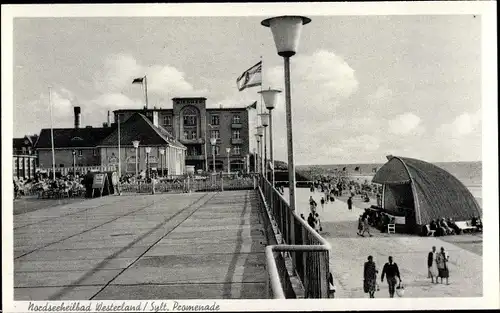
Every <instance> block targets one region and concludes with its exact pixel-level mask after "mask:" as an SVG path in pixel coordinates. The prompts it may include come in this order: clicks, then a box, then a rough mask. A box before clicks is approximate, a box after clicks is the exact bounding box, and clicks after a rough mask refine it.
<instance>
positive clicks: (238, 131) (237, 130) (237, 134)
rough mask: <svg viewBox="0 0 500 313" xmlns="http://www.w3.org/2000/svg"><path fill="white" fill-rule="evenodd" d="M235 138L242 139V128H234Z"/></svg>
mask: <svg viewBox="0 0 500 313" xmlns="http://www.w3.org/2000/svg"><path fill="white" fill-rule="evenodd" d="M233 139H240V130H239V129H235V130H233Z"/></svg>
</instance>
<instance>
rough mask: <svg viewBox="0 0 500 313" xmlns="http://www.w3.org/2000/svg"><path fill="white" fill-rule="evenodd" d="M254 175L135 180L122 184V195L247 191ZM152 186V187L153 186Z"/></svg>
mask: <svg viewBox="0 0 500 313" xmlns="http://www.w3.org/2000/svg"><path fill="white" fill-rule="evenodd" d="M255 177H256V175H254V174H246V175H242V176H238V175H235V174H221V173H219V174H214V175H207V176H200V175H195V176H187V175H186V176H184V175H183V176H175V177H174V176H169V177H168V178H159V179H156V180H155V182H154V183H153V182H146V180H137V181H134V182H132V183H122V184H121V185H120V190H121V192H122V193H153V188H154V193H168V192H171V193H184V192H207V191H224V190H248V189H254V188H255V186H256V182H255V179H256V178H255ZM153 185H154V186H153Z"/></svg>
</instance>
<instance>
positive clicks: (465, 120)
mask: <svg viewBox="0 0 500 313" xmlns="http://www.w3.org/2000/svg"><path fill="white" fill-rule="evenodd" d="M480 127H481V110H478V111H476V112H474V113H472V114H470V113H467V112H464V113H462V114H460V115H459V116H457V117H455V119H454V120H453V121H452V122H450V123H445V124H443V125H441V126H440V127H439V128H438V134H440V135H444V136H447V137H451V138H460V137H462V136H464V135H468V134H471V133H472V132H474V131H478V130H480Z"/></svg>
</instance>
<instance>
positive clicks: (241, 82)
mask: <svg viewBox="0 0 500 313" xmlns="http://www.w3.org/2000/svg"><path fill="white" fill-rule="evenodd" d="M236 85H237V86H238V90H239V91H242V90H244V89H246V88H250V87H255V86H262V61H259V63H257V64H255V65H254V66H252V67H251V68H249V69H248V70H246V71H245V72H243V74H241V75H240V77H238V79H237V80H236Z"/></svg>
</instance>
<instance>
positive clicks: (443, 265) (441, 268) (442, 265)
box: [436, 247, 450, 285]
mask: <svg viewBox="0 0 500 313" xmlns="http://www.w3.org/2000/svg"><path fill="white" fill-rule="evenodd" d="M449 258H450V256H449V255H447V254H446V253H445V252H444V248H443V247H441V251H440V252H439V253H438V254H437V256H436V264H437V268H438V275H439V278H441V283H443V278H446V284H447V285H449V283H448V277H449V274H450V273H449V271H448V260H449ZM436 280H437V278H436Z"/></svg>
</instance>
